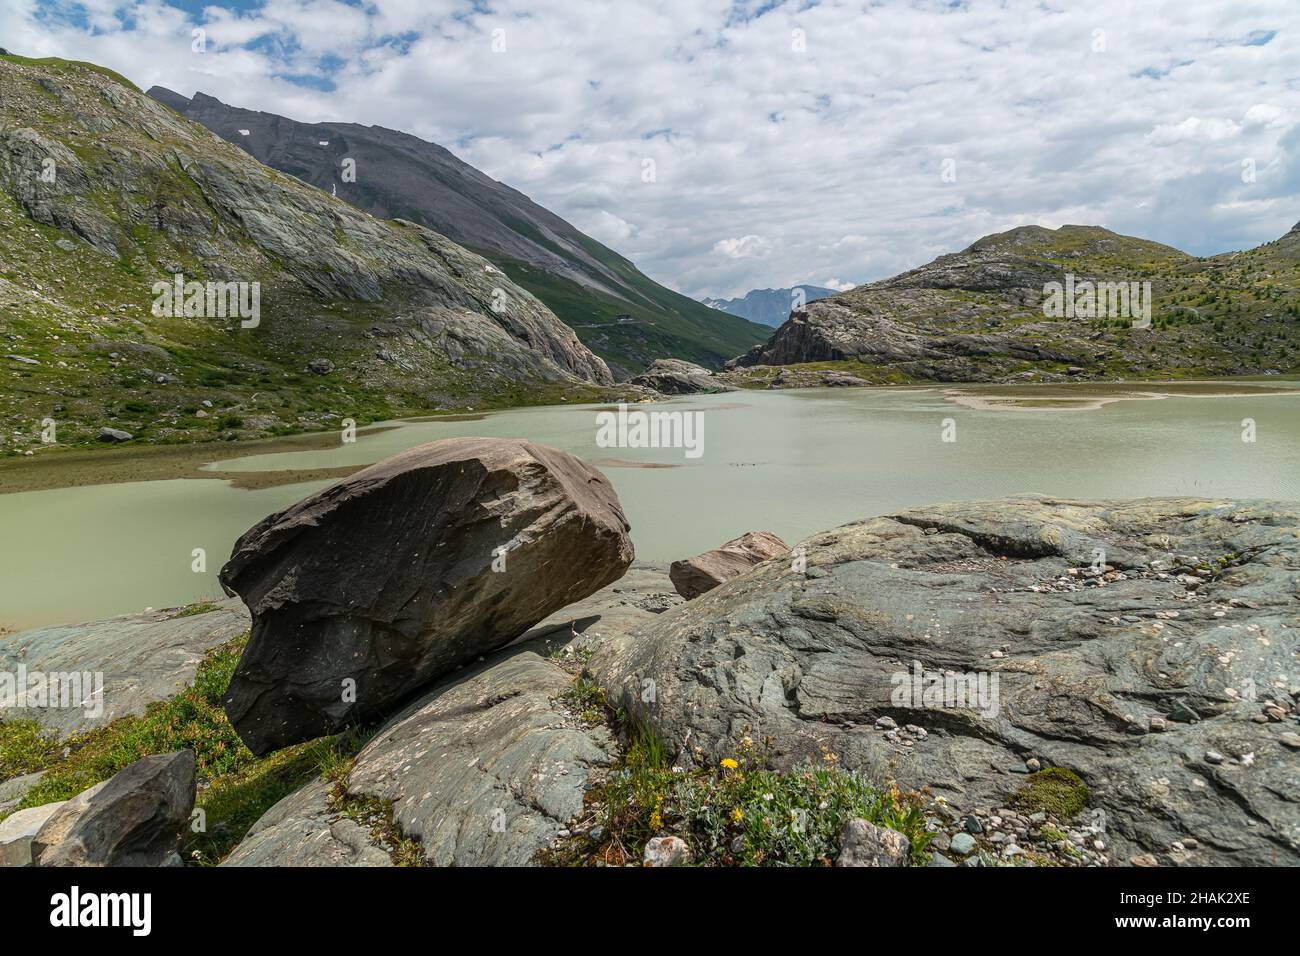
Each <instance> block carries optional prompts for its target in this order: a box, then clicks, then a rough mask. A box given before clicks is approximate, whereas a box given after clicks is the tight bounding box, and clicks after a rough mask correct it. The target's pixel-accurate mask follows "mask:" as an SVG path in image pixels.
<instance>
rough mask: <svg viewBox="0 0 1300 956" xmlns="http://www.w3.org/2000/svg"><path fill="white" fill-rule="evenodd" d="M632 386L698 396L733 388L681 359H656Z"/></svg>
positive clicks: (634, 378)
mask: <svg viewBox="0 0 1300 956" xmlns="http://www.w3.org/2000/svg"><path fill="white" fill-rule="evenodd" d="M630 384H632V385H640V386H642V387H643V388H652V389H654V390H655V391H656V392H660V393H662V394H664V395H697V394H701V393H705V392H730V391H734V389H733V388H732V386H730V385H728V384H726V383H725V382H723V381H721V380H720V379H719V378H717V376H715V375H714V374H713V373H712V372H710V371H709V370H708V369H707V368H701V367H700V366H698V365H692V364H691V363H690V362H683V361H681V360H679V359H655V360H654V361H653V362H651V363H650V367H649V368H647V369H646V370H645V371H644V372H642V373H641V374H640V375H637V376H635V377H633V378H632V379H631V382H630Z"/></svg>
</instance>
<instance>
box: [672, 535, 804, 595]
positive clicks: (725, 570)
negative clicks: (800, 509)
mask: <svg viewBox="0 0 1300 956" xmlns="http://www.w3.org/2000/svg"><path fill="white" fill-rule="evenodd" d="M789 550H790V547H789V545H787V544H786V543H785V542H784V541H782V540H781V539H780V538H778V537H777V536H776V535H774V534H772V532H770V531H750V532H748V533H746V534H742V535H741V536H740V537H739V538H733V539H732V540H730V541H728V542H727V543H726V544H724V545H722V546H721V547H717V548H714V549H713V550H712V551H705V552H704V553H703V554H697V555H696V556H695V557H693V558H684V559H683V560H681V561H674V562H673V563H672V565H671V566H670V567H669V569H668V576H669V578H670V579H671V580H672V582H673V587H675V588H676V589H677V593H678V594H680V595H681V596H682V597H684V598H686V600H688V601H689V600H691V599H692V598H697V597H699V596H700V595H701V594H704V593H705V592H707V591H712V590H713V589H714V588H716V587H717V586H718V585H719V584H722V583H723V582H724V581H730V580H731V579H732V578H734V577H736V576H737V575H739V574H744V573H745V572H746V571H748V570H749V569H750V568H752V567H753V566H754V565H756V564H761V563H762V562H764V561H766V560H768V559H769V558H775V557H776V556H777V555H781V554H785V553H786V552H788V551H789Z"/></svg>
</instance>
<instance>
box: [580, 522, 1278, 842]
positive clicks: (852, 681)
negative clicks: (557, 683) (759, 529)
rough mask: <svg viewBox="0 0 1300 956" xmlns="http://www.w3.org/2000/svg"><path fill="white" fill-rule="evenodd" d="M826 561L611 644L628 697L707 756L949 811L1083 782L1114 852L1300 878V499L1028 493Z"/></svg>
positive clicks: (842, 533)
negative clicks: (1046, 782) (1064, 773)
mask: <svg viewBox="0 0 1300 956" xmlns="http://www.w3.org/2000/svg"><path fill="white" fill-rule="evenodd" d="M802 546H803V547H804V549H805V550H806V556H807V557H806V560H807V567H806V572H805V573H800V572H799V570H798V569H797V567H796V566H792V563H791V562H786V561H769V562H767V563H765V564H762V565H759V566H757V567H755V568H753V569H752V570H750V571H749V572H748V573H746V574H744V575H742V576H741V577H739V578H736V579H734V580H732V581H730V582H728V583H727V584H724V585H723V586H721V587H719V588H717V589H715V590H713V591H711V592H709V593H708V594H706V595H704V596H702V597H700V598H698V599H696V600H694V601H691V602H689V603H687V604H685V605H683V606H681V607H678V608H675V609H672V610H670V611H668V612H667V613H665V614H664V615H662V616H660V617H659V618H657V619H656V620H654V621H652V622H651V623H649V624H648V625H644V626H641V627H640V628H637V629H635V630H634V631H632V632H631V633H630V634H625V635H621V636H615V637H613V638H612V639H611V640H609V641H607V642H606V643H605V644H604V645H603V646H602V647H601V648H600V649H598V650H597V652H596V654H595V656H594V657H593V658H592V660H591V662H590V665H589V666H590V668H591V669H592V671H593V672H594V673H595V674H596V675H597V677H598V678H599V679H600V680H601V681H602V683H603V684H604V685H605V687H606V690H607V693H608V695H609V697H610V699H611V702H612V703H614V704H615V705H620V704H621V705H622V706H625V707H627V708H629V710H630V712H632V713H633V714H634V715H636V716H637V717H638V718H639V719H641V720H645V721H648V722H650V723H651V724H653V725H654V726H655V727H656V728H657V729H658V730H659V731H660V732H661V733H662V734H663V735H664V737H665V738H666V739H667V740H668V741H669V742H670V744H671V745H673V746H675V747H677V748H680V749H681V752H682V755H683V757H684V758H685V759H686V760H687V761H689V760H691V759H692V758H693V757H696V756H698V758H699V759H703V760H706V761H709V762H716V761H717V760H718V759H720V758H721V757H723V756H726V755H728V754H730V753H732V752H734V748H735V747H736V746H737V741H738V740H739V739H740V738H742V737H745V736H750V737H752V738H753V739H754V740H770V742H771V744H772V747H773V756H774V759H775V760H776V761H777V762H778V763H779V764H781V765H785V766H791V765H795V764H798V763H800V762H802V761H804V760H807V759H814V760H820V759H822V755H823V752H831V753H834V754H836V755H837V758H838V760H839V762H840V764H841V765H843V766H847V767H851V768H858V769H861V770H863V771H865V772H869V773H871V774H873V775H877V776H879V777H882V778H883V777H893V778H894V779H896V780H897V781H898V783H899V784H900V785H901V786H903V787H905V788H921V787H928V788H930V789H931V791H932V792H933V793H934V794H936V795H940V796H943V797H944V798H945V800H946V803H947V806H948V807H949V808H950V812H952V811H954V810H955V811H970V810H974V809H976V808H987V807H995V808H996V807H1003V806H1008V805H1009V804H1008V801H1014V800H1015V799H1016V798H1017V794H1019V793H1021V791H1022V789H1023V788H1024V787H1025V786H1026V783H1027V780H1028V778H1027V776H1026V774H1028V773H1029V771H1030V770H1031V769H1032V768H1034V767H1037V766H1041V767H1043V768H1044V769H1047V768H1065V769H1067V770H1069V771H1072V772H1074V773H1077V774H1078V775H1079V777H1081V778H1082V784H1081V787H1082V788H1086V789H1082V790H1081V791H1080V793H1083V794H1086V803H1087V806H1088V808H1089V810H1088V812H1089V813H1094V814H1095V813H1096V812H1097V811H1101V814H1100V819H1101V823H1100V824H1099V826H1100V827H1101V828H1102V832H1103V834H1104V842H1105V845H1106V853H1107V854H1108V859H1109V861H1110V862H1118V863H1125V862H1129V861H1130V860H1134V859H1136V860H1139V861H1146V860H1147V859H1151V860H1155V861H1158V862H1162V863H1180V864H1182V863H1186V864H1239V865H1278V864H1290V865H1295V864H1297V863H1300V849H1298V846H1300V842H1298V841H1300V829H1298V828H1300V802H1298V801H1300V796H1298V794H1300V788H1297V786H1296V782H1297V781H1296V776H1295V774H1296V766H1297V764H1296V759H1295V752H1294V751H1293V750H1291V749H1290V747H1289V745H1288V743H1287V740H1286V734H1288V733H1292V730H1291V729H1290V728H1293V727H1294V721H1295V715H1296V713H1297V703H1300V699H1298V698H1300V687H1297V686H1296V681H1295V676H1294V674H1295V656H1296V653H1297V648H1298V647H1300V623H1298V620H1300V619H1298V618H1297V613H1298V611H1300V588H1298V586H1297V581H1300V509H1297V508H1296V507H1295V506H1294V505H1284V504H1280V503H1276V502H1259V501H1256V502H1251V501H1242V502H1234V501H1200V500H1184V499H1148V500H1138V501H1118V502H1096V501H1072V500H1058V499H1052V498H1046V497H1038V496H1026V497H1019V498H1012V499H1006V500H1002V501H995V502H982V503H981V502H976V503H969V504H961V505H950V506H943V507H935V508H927V509H916V510H913V511H909V512H903V513H900V514H898V515H895V516H891V517H882V518H876V519H872V520H868V521H862V522H858V523H855V524H850V525H845V526H843V527H841V528H838V529H835V530H833V531H829V532H826V533H823V534H820V535H816V536H814V537H812V538H810V539H808V540H807V541H805V542H803V545H802ZM647 681H651V682H653V683H652V684H651V685H650V686H653V687H654V688H655V691H656V692H655V694H653V695H650V700H651V701H652V702H646V695H645V694H644V693H643V688H644V686H646V683H645V682H647ZM904 724H908V725H913V726H914V727H915V728H916V730H915V731H913V730H912V728H911V727H907V728H904V727H903V726H902V725H904ZM905 730H906V732H904V731H905ZM1066 809H1067V810H1068V811H1069V812H1075V807H1074V806H1067V807H1066ZM1099 839H1101V838H1099Z"/></svg>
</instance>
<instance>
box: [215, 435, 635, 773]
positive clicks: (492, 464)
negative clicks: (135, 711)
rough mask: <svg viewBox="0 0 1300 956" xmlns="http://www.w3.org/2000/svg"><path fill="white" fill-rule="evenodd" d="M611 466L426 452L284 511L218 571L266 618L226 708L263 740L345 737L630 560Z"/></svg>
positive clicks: (533, 448) (469, 443)
mask: <svg viewBox="0 0 1300 956" xmlns="http://www.w3.org/2000/svg"><path fill="white" fill-rule="evenodd" d="M632 557H633V550H632V542H631V539H630V538H629V537H628V524H627V519H626V518H625V517H624V516H623V511H622V508H620V506H619V503H618V497H617V496H616V495H615V493H614V489H613V487H612V486H611V485H610V484H609V482H608V480H607V479H606V478H605V477H604V476H603V475H602V474H601V473H600V472H599V471H597V470H596V469H594V468H592V467H590V466H589V465H587V464H585V463H583V462H581V461H579V460H578V459H577V458H574V457H573V456H572V455H568V454H566V453H564V452H561V451H557V450H556V449H553V448H547V447H544V446H542V445H534V444H532V443H531V442H527V441H522V440H515V439H494V438H454V439H448V440H446V441H440V442H434V443H432V444H428V445H422V446H420V447H419V448H413V449H411V450H410V451H407V452H404V453H402V454H400V455H397V456H395V457H393V458H389V459H387V460H385V461H382V462H379V463H378V464H376V465H372V466H371V467H369V468H366V469H364V470H363V471H360V472H357V473H356V474H354V475H352V476H350V477H349V478H346V479H344V480H343V481H341V482H339V483H337V484H335V485H332V486H330V487H329V488H326V489H324V490H322V491H320V492H318V493H316V494H314V495H312V496H311V497H309V498H307V499H305V500H303V501H300V502H299V503H298V504H296V505H293V506H292V507H290V508H287V509H285V510H284V511H281V512H279V513H278V514H274V515H271V516H270V517H268V518H266V519H265V520H263V521H262V522H260V523H259V524H258V525H256V526H255V527H254V528H252V529H251V530H249V531H248V532H247V533H246V534H245V535H244V536H243V537H242V538H240V539H239V541H237V542H236V543H235V548H234V552H233V554H232V555H231V558H230V561H229V562H228V563H227V564H226V566H225V567H224V568H223V569H222V571H221V581H222V583H223V584H224V585H225V586H226V587H227V588H228V589H231V590H233V591H236V592H238V593H239V595H240V596H241V597H242V598H243V599H244V602H245V603H246V604H247V605H248V607H249V609H250V610H251V611H252V614H253V630H252V638H251V640H250V641H249V644H248V647H247V649H246V650H245V651H244V655H243V657H242V658H241V659H240V662H239V666H238V668H237V670H236V672H235V676H234V679H233V680H232V681H231V684H230V689H229V691H228V692H227V695H226V699H225V707H226V713H227V714H228V715H229V716H230V720H231V723H232V724H233V725H234V727H235V729H236V730H237V731H238V733H239V735H240V736H241V737H242V738H243V739H244V741H245V742H246V743H247V744H248V746H249V748H250V749H252V751H253V752H254V753H257V754H262V753H266V752H267V751H269V750H274V749H276V748H278V747H283V746H287V745H289V744H293V743H297V742H299V741H303V740H308V739H311V738H313V737H318V736H321V735H322V734H329V733H334V732H336V731H338V730H340V729H341V728H343V727H345V726H347V725H348V724H350V723H355V722H357V721H361V720H366V719H368V718H371V717H374V716H376V715H379V714H382V713H385V712H387V711H388V710H390V709H392V708H393V706H394V705H396V704H397V703H399V702H401V701H402V700H403V698H405V697H406V696H407V695H408V694H410V693H411V692H412V691H414V690H416V689H418V688H420V687H422V686H424V685H426V684H428V683H429V682H430V681H432V680H434V679H435V678H437V677H439V676H440V675H442V674H445V673H447V672H448V671H450V670H452V669H453V668H455V667H458V666H460V665H462V664H465V663H467V662H469V661H472V660H474V659H476V658H477V657H479V656H480V655H482V654H484V653H485V652H487V651H491V650H494V649H496V648H499V647H501V646H503V645H504V644H507V643H509V642H510V641H511V640H513V639H514V638H516V637H518V636H519V635H520V634H522V633H523V632H524V631H526V630H528V628H530V627H532V626H533V625H534V624H536V623H537V622H538V621H540V620H542V619H543V618H545V617H547V616H548V615H549V614H552V613H553V612H555V611H557V610H559V609H560V608H562V607H564V606H566V605H568V604H571V603H573V602H575V601H578V600H581V599H582V598H584V597H586V596H587V595H589V594H591V593H593V592H595V591H597V590H599V589H600V588H602V587H604V586H605V585H606V584H609V583H611V582H612V581H615V580H617V579H618V578H619V577H621V576H622V574H623V572H624V571H625V570H627V567H628V565H629V564H630V563H631V561H632Z"/></svg>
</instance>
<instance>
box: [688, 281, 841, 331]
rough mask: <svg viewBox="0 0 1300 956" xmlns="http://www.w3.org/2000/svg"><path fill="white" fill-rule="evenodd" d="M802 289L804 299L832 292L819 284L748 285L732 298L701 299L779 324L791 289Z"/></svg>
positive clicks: (764, 322)
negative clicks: (751, 287) (760, 287)
mask: <svg viewBox="0 0 1300 956" xmlns="http://www.w3.org/2000/svg"><path fill="white" fill-rule="evenodd" d="M795 289H802V290H803V294H804V301H805V302H814V301H816V300H817V299H825V298H827V297H829V296H832V295H834V294H835V290H834V289H826V288H823V287H822V286H819V285H801V286H792V287H791V288H789V289H751V290H750V291H749V292H746V293H745V294H744V295H743V296H740V297H739V298H735V299H705V300H704V304H705V305H707V306H708V307H709V308H710V309H721V310H722V311H723V312H730V313H731V314H732V315H739V316H740V317H742V318H745V319H749V320H750V321H751V322H757V323H759V324H760V325H770V326H779V325H780V324H781V323H782V322H784V321H785V320H786V319H788V318H789V317H790V308H791V304H792V303H793V301H794V290H795Z"/></svg>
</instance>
